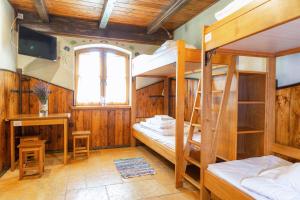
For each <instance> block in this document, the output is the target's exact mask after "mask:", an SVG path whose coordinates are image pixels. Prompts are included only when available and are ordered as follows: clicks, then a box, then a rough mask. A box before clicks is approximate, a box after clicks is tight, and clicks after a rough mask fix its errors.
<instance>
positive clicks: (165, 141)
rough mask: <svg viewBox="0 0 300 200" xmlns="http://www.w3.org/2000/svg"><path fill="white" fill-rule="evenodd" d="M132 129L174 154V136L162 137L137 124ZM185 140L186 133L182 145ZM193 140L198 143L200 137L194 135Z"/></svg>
mask: <svg viewBox="0 0 300 200" xmlns="http://www.w3.org/2000/svg"><path fill="white" fill-rule="evenodd" d="M133 128H134V129H135V130H136V131H138V132H140V133H142V134H144V135H145V136H147V137H149V138H151V139H152V140H154V141H156V142H158V143H160V144H162V145H164V146H165V147H167V148H169V149H171V150H172V151H174V152H175V134H174V135H173V136H164V135H161V134H159V133H157V132H156V131H154V130H151V129H149V128H147V127H145V126H143V125H141V124H139V123H137V124H134V125H133ZM186 140H187V133H185V136H184V144H185V143H186ZM193 140H195V141H197V142H200V141H201V135H200V134H194V137H193Z"/></svg>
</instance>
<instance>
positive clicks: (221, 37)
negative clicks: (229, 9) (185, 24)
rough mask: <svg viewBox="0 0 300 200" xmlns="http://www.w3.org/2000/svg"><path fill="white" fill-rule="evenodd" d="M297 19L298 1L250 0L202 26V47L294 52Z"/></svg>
mask: <svg viewBox="0 0 300 200" xmlns="http://www.w3.org/2000/svg"><path fill="white" fill-rule="evenodd" d="M274 13H276V15H274ZM299 18H300V1H299V0H284V1H283V0H251V1H250V3H248V4H247V5H245V6H244V7H242V8H241V9H239V10H238V11H236V12H234V13H233V14H231V15H229V16H227V17H225V18H223V19H221V20H220V21H217V22H216V23H214V24H212V25H211V26H209V27H205V28H204V42H205V50H206V51H210V50H213V49H216V48H220V47H221V48H222V49H230V50H237V51H249V52H257V53H271V54H273V55H275V56H281V55H286V54H289V53H293V52H298V51H299V47H300V29H299V27H300V19H299Z"/></svg>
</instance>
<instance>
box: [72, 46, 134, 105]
mask: <svg viewBox="0 0 300 200" xmlns="http://www.w3.org/2000/svg"><path fill="white" fill-rule="evenodd" d="M93 51H98V52H99V54H100V55H99V56H100V66H99V68H100V95H101V96H104V97H106V80H107V70H106V69H107V63H106V53H107V52H112V53H115V54H117V55H120V56H123V57H125V59H126V66H125V67H126V76H125V78H126V101H125V102H113V103H106V102H105V105H116V106H118V105H129V93H130V91H129V87H130V55H128V54H127V53H124V52H122V51H118V50H115V49H111V48H104V47H91V48H84V49H79V50H76V51H75V71H74V72H75V73H74V80H75V91H74V95H75V97H74V103H75V106H102V105H101V103H100V102H99V103H86V104H85V103H78V102H77V92H78V77H79V74H78V71H79V55H80V54H81V53H87V52H93Z"/></svg>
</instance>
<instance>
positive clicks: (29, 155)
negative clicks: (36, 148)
mask: <svg viewBox="0 0 300 200" xmlns="http://www.w3.org/2000/svg"><path fill="white" fill-rule="evenodd" d="M39 139H40V138H39V136H22V137H21V138H20V143H24V142H32V141H38V140H39ZM37 156H38V155H37V154H36V152H35V153H33V152H27V153H25V156H24V160H25V162H27V161H28V160H30V159H32V158H34V159H36V158H37Z"/></svg>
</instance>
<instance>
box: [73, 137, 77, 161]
mask: <svg viewBox="0 0 300 200" xmlns="http://www.w3.org/2000/svg"><path fill="white" fill-rule="evenodd" d="M75 151H76V138H75V137H73V158H74V160H75V154H76V152H75Z"/></svg>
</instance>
